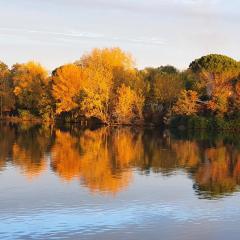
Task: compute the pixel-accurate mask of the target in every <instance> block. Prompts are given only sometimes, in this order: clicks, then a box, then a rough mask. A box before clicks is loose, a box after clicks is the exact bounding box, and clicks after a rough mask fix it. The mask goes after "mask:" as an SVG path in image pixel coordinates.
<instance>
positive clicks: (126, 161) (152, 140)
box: [0, 123, 240, 198]
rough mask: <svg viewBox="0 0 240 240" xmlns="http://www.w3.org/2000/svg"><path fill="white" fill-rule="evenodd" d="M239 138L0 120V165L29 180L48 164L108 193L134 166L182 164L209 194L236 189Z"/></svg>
mask: <svg viewBox="0 0 240 240" xmlns="http://www.w3.org/2000/svg"><path fill="white" fill-rule="evenodd" d="M239 140H240V139H238V138H237V139H234V141H233V139H228V138H227V139H225V138H224V137H221V138H219V137H218V138H215V139H212V138H211V139H210V140H209V139H208V138H204V139H199V138H192V139H191V140H190V139H189V138H188V137H181V138H177V137H173V136H172V135H171V134H170V133H169V132H165V133H160V131H159V130H156V129H155V130H140V129H138V130H137V129H135V130H133V129H130V128H106V127H105V128H99V129H97V130H89V129H86V130H82V129H77V128H72V129H57V128H55V127H53V126H31V125H9V124H3V123H1V126H0V170H1V171H4V167H5V166H6V165H7V163H8V162H9V163H11V164H12V165H13V166H14V167H16V168H19V169H20V172H21V173H22V174H24V175H25V176H26V177H27V179H29V180H33V179H35V178H36V177H38V176H39V175H41V174H42V173H43V172H44V171H49V170H51V171H53V172H54V173H55V174H56V175H57V176H58V177H59V178H60V179H62V180H63V181H67V182H71V181H72V180H75V179H77V180H78V181H79V183H80V184H81V185H82V186H85V187H87V188H88V189H89V190H90V191H92V192H99V193H110V194H116V193H118V192H119V191H121V190H124V189H125V188H127V187H128V186H129V185H130V184H131V182H132V181H133V180H134V179H133V178H134V174H133V172H134V171H138V172H140V173H143V174H151V173H159V174H164V175H166V176H170V175H174V174H176V171H177V170H182V171H184V172H185V173H186V174H187V175H188V176H189V177H190V178H191V179H192V181H193V186H194V190H195V191H196V193H197V194H198V195H200V196H201V197H203V198H215V197H220V196H223V195H226V194H230V193H233V192H234V191H237V190H238V186H239V183H240V151H239V142H240V141H239ZM49 166H50V167H49ZM159 181H161V179H159Z"/></svg>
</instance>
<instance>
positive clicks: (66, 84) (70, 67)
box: [52, 64, 86, 114]
mask: <svg viewBox="0 0 240 240" xmlns="http://www.w3.org/2000/svg"><path fill="white" fill-rule="evenodd" d="M52 79H53V90H52V91H53V96H54V98H55V100H56V113H57V114H60V113H61V112H70V111H72V110H74V109H77V108H78V109H79V108H80V102H79V98H80V94H81V90H82V88H83V84H84V81H85V80H86V79H85V74H84V71H83V69H82V67H80V66H77V65H75V64H67V65H63V66H61V67H59V68H58V69H56V70H55V71H54V72H53V77H52Z"/></svg>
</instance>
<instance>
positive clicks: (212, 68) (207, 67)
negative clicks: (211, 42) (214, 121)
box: [189, 54, 240, 115]
mask: <svg viewBox="0 0 240 240" xmlns="http://www.w3.org/2000/svg"><path fill="white" fill-rule="evenodd" d="M189 69H190V70H191V71H193V72H194V73H195V74H197V75H198V78H199V82H198V88H199V92H200V93H201V95H206V96H207V97H208V98H209V102H208V104H207V107H208V109H209V110H211V111H212V112H213V113H216V114H218V115H223V114H224V113H226V112H227V111H228V100H229V97H230V96H231V95H232V93H233V89H232V86H233V85H232V84H233V80H234V79H236V78H237V77H238V76H239V74H240V64H239V62H237V61H236V60H234V59H232V58H229V57H227V56H224V55H218V54H210V55H207V56H203V57H201V58H199V59H196V60H195V61H193V62H192V63H191V64H190V66H189Z"/></svg>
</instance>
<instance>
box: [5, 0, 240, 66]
mask: <svg viewBox="0 0 240 240" xmlns="http://www.w3.org/2000/svg"><path fill="white" fill-rule="evenodd" d="M239 9H240V1H239V0H118V1H116V0H0V60H1V61H3V62H5V63H7V64H8V65H9V66H11V65H12V64H14V63H16V62H19V63H22V62H26V61H29V60H33V61H38V62H41V63H42V64H43V65H44V66H45V67H46V68H47V69H49V70H52V69H54V68H55V67H57V66H59V65H62V64H65V63H70V62H74V61H76V60H78V59H80V58H81V56H82V54H84V53H88V52H90V51H91V49H92V48H95V47H99V48H102V47H120V48H122V49H123V50H124V51H127V52H130V53H131V54H132V55H133V57H134V59H135V62H136V66H137V67H138V68H144V67H147V66H154V67H157V66H161V65H166V64H171V65H174V66H176V67H177V68H179V69H186V68H187V67H188V65H189V64H190V62H191V61H193V60H194V59H196V58H199V57H201V56H203V55H206V54H209V53H219V54H225V55H228V56H230V57H233V58H235V59H236V60H240V47H239V45H240V31H239V29H240V12H239Z"/></svg>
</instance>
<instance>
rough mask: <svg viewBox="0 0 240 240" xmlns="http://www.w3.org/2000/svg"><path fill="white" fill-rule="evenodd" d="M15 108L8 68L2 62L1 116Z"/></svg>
mask: <svg viewBox="0 0 240 240" xmlns="http://www.w3.org/2000/svg"><path fill="white" fill-rule="evenodd" d="M13 107H14V96H13V89H12V83H11V78H10V71H9V69H8V66H7V65H6V64H4V63H3V62H0V116H1V117H3V113H4V112H6V111H10V110H11V109H13Z"/></svg>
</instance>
